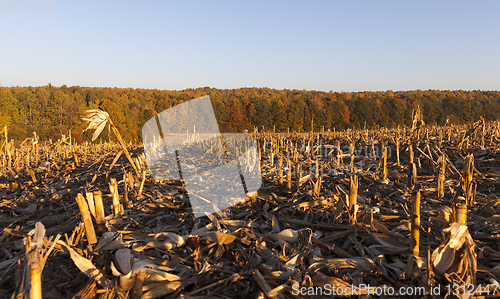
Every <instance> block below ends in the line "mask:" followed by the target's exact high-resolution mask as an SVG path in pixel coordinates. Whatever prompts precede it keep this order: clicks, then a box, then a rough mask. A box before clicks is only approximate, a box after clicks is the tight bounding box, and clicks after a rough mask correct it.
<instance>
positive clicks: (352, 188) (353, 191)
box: [348, 175, 358, 224]
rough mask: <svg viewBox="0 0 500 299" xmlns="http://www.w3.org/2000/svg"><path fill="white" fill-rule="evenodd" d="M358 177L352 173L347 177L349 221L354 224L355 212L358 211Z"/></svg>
mask: <svg viewBox="0 0 500 299" xmlns="http://www.w3.org/2000/svg"><path fill="white" fill-rule="evenodd" d="M357 201H358V177H357V176H355V175H353V176H351V177H350V179H349V203H348V205H349V216H350V217H351V219H350V222H351V223H352V224H356V213H357V211H358V205H357Z"/></svg>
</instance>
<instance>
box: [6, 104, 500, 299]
mask: <svg viewBox="0 0 500 299" xmlns="http://www.w3.org/2000/svg"><path fill="white" fill-rule="evenodd" d="M5 135H6V134H5ZM252 136H253V137H255V138H256V140H257V144H258V150H259V157H260V163H261V174H262V178H263V186H262V187H261V188H260V189H259V191H257V192H252V193H249V194H247V199H246V201H244V202H242V203H239V204H237V205H235V206H233V207H230V208H228V209H226V210H224V211H222V212H219V213H217V214H208V215H207V216H203V217H199V218H194V215H193V211H192V207H191V205H190V202H189V198H188V193H187V190H186V188H185V187H184V184H183V182H182V181H168V180H155V179H153V178H152V177H151V175H150V173H149V170H148V167H147V165H146V162H145V158H144V152H143V148H142V146H133V145H130V144H129V145H125V144H124V143H122V144H121V146H120V144H118V143H117V144H112V143H111V144H110V143H107V144H101V145H89V144H81V145H75V144H73V143H72V142H71V140H70V139H68V138H65V137H64V136H63V137H62V138H61V139H60V140H59V141H58V142H41V141H39V140H38V139H37V137H36V135H35V136H34V137H33V138H30V139H27V140H26V141H25V142H24V143H22V144H20V145H14V144H13V143H11V142H7V141H8V139H7V138H6V139H5V142H3V146H2V148H1V156H0V163H1V165H2V167H1V177H0V196H1V201H0V228H1V230H2V231H1V232H0V244H1V247H0V298H2V299H3V298H23V297H25V296H28V294H29V295H30V296H31V298H42V297H43V298H73V297H74V298H327V297H332V296H334V295H335V296H338V295H348V296H350V295H351V294H354V295H356V296H357V297H358V298H380V297H391V298H408V297H414V298H421V297H425V296H428V297H429V298H443V297H449V298H471V297H473V296H476V297H480V296H484V297H495V296H496V295H497V294H498V292H500V290H497V288H500V287H499V281H500V267H499V266H498V261H499V260H500V246H499V244H500V226H499V221H500V216H499V209H500V206H498V204H500V198H499V197H500V185H499V177H500V160H499V158H500V123H499V122H493V123H488V122H485V121H483V120H480V121H478V122H476V123H474V124H472V125H468V126H446V127H434V126H426V125H424V124H423V122H422V121H421V119H420V116H419V113H416V114H415V117H414V123H413V126H412V127H411V128H399V129H390V130H389V129H380V130H348V131H343V132H317V133H287V134H283V133H280V134H274V133H262V132H257V131H255V132H254V133H253V134H252ZM123 146H126V147H127V148H128V151H125V152H124V150H123ZM403 292H405V293H403ZM410 292H411V293H410Z"/></svg>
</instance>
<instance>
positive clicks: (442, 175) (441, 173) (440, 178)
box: [437, 155, 446, 198]
mask: <svg viewBox="0 0 500 299" xmlns="http://www.w3.org/2000/svg"><path fill="white" fill-rule="evenodd" d="M438 165H439V170H438V173H437V196H438V198H442V197H444V181H445V180H446V156H445V155H442V156H441V157H439V159H438Z"/></svg>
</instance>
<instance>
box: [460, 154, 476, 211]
mask: <svg viewBox="0 0 500 299" xmlns="http://www.w3.org/2000/svg"><path fill="white" fill-rule="evenodd" d="M464 162H465V163H464V172H463V179H462V189H463V191H464V196H465V203H466V204H467V206H471V205H472V204H473V196H472V195H473V194H472V182H473V177H472V176H473V171H474V155H473V154H470V155H467V157H465V161H464Z"/></svg>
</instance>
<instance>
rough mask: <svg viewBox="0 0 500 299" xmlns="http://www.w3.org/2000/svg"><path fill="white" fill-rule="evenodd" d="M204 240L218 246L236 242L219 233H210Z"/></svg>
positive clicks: (233, 238) (227, 235)
mask: <svg viewBox="0 0 500 299" xmlns="http://www.w3.org/2000/svg"><path fill="white" fill-rule="evenodd" d="M205 240H208V241H210V242H214V243H217V244H219V245H227V244H231V243H233V241H234V240H236V237H235V236H232V235H229V234H225V233H221V232H212V233H210V234H208V235H206V236H205Z"/></svg>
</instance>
